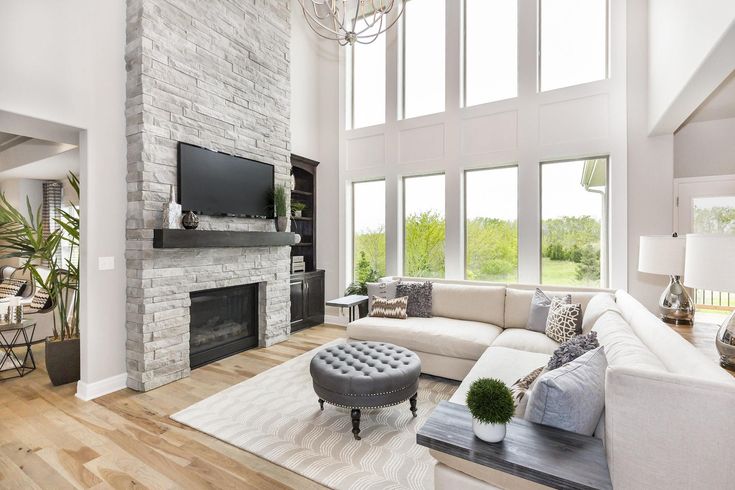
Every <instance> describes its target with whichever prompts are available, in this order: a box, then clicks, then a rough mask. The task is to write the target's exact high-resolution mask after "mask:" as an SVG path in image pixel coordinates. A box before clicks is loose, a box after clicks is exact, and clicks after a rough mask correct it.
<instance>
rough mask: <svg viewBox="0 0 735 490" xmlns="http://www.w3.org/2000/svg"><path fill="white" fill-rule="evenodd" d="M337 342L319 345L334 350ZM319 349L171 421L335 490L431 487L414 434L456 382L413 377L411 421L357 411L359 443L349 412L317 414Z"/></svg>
mask: <svg viewBox="0 0 735 490" xmlns="http://www.w3.org/2000/svg"><path fill="white" fill-rule="evenodd" d="M341 341H344V340H337V341H335V342H330V343H329V344H326V345H331V344H335V343H339V342H341ZM323 347H325V346H322V347H319V348H318V349H314V350H312V351H310V352H307V353H305V354H302V355H300V356H299V357H296V358H294V359H291V360H289V361H287V362H285V363H283V364H281V365H280V366H276V367H274V368H272V369H269V370H268V371H265V372H264V373H261V374H259V375H257V376H255V377H253V378H251V379H249V380H247V381H243V382H242V383H240V384H237V385H235V386H232V387H230V388H228V389H226V390H224V391H221V392H219V393H217V394H216V395H213V396H210V397H209V398H206V399H204V400H202V401H200V402H198V403H196V404H194V405H192V406H190V407H188V408H186V409H184V410H182V411H180V412H178V413H176V414H174V415H172V416H171V418H172V419H174V420H176V421H178V422H181V423H182V424H186V425H188V426H190V427H193V428H194V429H197V430H199V431H201V432H204V433H206V434H209V435H211V436H214V437H216V438H217V439H221V440H223V441H225V442H227V443H229V444H232V445H233V446H236V447H239V448H241V449H244V450H246V451H249V452H251V453H253V454H257V455H258V456H260V457H262V458H265V459H267V460H269V461H272V462H273V463H276V464H278V465H280V466H283V467H284V468H288V469H289V470H291V471H294V472H296V473H299V474H300V475H303V476H305V477H307V478H309V479H311V480H314V481H316V482H318V483H321V484H322V485H325V486H327V487H331V488H336V489H401V488H411V489H426V488H434V464H435V461H434V459H433V458H432V457H431V456H430V455H429V451H428V449H427V448H425V447H423V446H419V445H417V444H416V431H417V429H418V428H419V427H421V425H423V423H424V421H425V420H426V418H427V417H428V415H429V414H430V413H431V411H432V410H433V409H434V407H435V406H436V405H437V404H438V403H439V402H440V401H441V400H447V399H449V397H451V395H452V393H453V392H454V390H455V389H456V388H457V385H458V383H455V382H451V381H447V380H443V379H440V378H434V377H430V376H421V380H420V384H419V393H418V417H417V418H413V417H412V416H411V411H410V410H409V404H408V402H406V403H402V404H400V405H396V406H394V407H388V408H382V409H374V410H363V411H362V417H361V423H360V429H361V432H360V436H361V437H362V440H360V441H356V440H355V439H354V438H353V437H352V432H351V429H352V424H351V421H350V414H349V410H347V409H342V408H337V407H334V406H332V405H329V404H325V405H324V411H323V412H322V411H320V410H319V404H318V403H317V396H316V395H315V394H314V390H313V389H312V384H311V376H310V375H309V362H310V361H311V358H312V357H313V356H314V354H316V352H317V351H318V350H320V349H322V348H323Z"/></svg>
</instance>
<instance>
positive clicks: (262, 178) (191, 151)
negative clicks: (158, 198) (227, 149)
mask: <svg viewBox="0 0 735 490" xmlns="http://www.w3.org/2000/svg"><path fill="white" fill-rule="evenodd" d="M273 174H274V169H273V165H268V164H267V163H262V162H256V161H255V160H249V159H247V158H242V157H236V156H233V155H228V154H226V153H218V152H216V151H212V150H207V149H205V148H201V147H199V146H194V145H189V144H187V143H179V177H178V180H179V202H180V203H181V208H182V209H183V210H185V211H195V212H197V213H200V214H208V215H235V216H249V217H262V218H272V217H273V215H274V213H273V208H272V194H273Z"/></svg>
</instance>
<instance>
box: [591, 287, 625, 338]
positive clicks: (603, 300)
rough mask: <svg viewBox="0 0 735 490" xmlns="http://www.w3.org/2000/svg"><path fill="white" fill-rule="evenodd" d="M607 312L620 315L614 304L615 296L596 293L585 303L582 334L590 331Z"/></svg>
mask: <svg viewBox="0 0 735 490" xmlns="http://www.w3.org/2000/svg"><path fill="white" fill-rule="evenodd" d="M607 311H615V312H618V313H619V314H620V315H621V316H622V313H620V308H618V305H617V304H616V303H615V296H614V295H612V294H611V293H598V294H596V295H594V296H593V297H592V299H590V302H589V303H587V308H586V309H585V311H584V316H583V317H582V333H583V334H586V333H589V332H590V330H592V327H593V326H594V325H595V323H597V320H599V318H600V317H601V316H602V315H603V313H605V312H607Z"/></svg>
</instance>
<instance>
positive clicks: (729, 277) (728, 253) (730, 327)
mask: <svg viewBox="0 0 735 490" xmlns="http://www.w3.org/2000/svg"><path fill="white" fill-rule="evenodd" d="M686 241H687V244H686V267H685V270H684V282H685V283H686V285H687V286H689V287H693V288H698V289H709V290H712V291H722V292H727V293H732V292H735V235H687V237H686ZM715 343H716V344H717V350H718V351H719V353H720V365H721V366H722V367H725V368H728V369H735V311H733V312H732V313H731V314H730V315H729V316H728V317H727V319H726V320H725V322H724V323H723V324H722V326H721V327H720V330H719V331H718V332H717V337H716V339H715Z"/></svg>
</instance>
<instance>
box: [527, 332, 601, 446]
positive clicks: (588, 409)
mask: <svg viewBox="0 0 735 490" xmlns="http://www.w3.org/2000/svg"><path fill="white" fill-rule="evenodd" d="M606 369H607V359H606V358H605V351H604V350H603V348H602V347H598V348H597V349H595V350H591V351H589V352H586V353H585V354H583V355H581V356H580V357H578V358H577V359H575V360H573V361H572V362H570V363H568V364H565V365H564V366H562V367H560V368H558V369H554V370H553V371H547V372H545V373H544V374H542V375H541V376H539V377H538V380H537V381H536V385H535V386H534V387H533V390H531V394H530V398H529V400H528V406H527V407H526V414H525V418H526V420H528V421H530V422H535V423H537V424H543V425H548V426H551V427H556V428H558V429H562V430H568V431H571V432H576V433H577V434H583V435H586V436H591V435H592V434H594V432H595V427H597V423H598V421H599V420H600V415H601V414H602V410H603V409H604V408H605V370H606Z"/></svg>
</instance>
